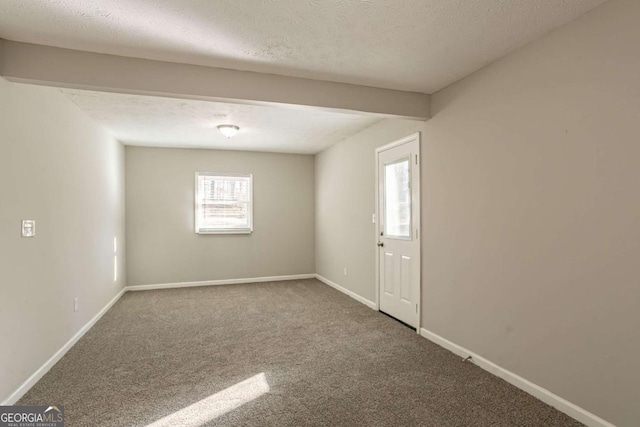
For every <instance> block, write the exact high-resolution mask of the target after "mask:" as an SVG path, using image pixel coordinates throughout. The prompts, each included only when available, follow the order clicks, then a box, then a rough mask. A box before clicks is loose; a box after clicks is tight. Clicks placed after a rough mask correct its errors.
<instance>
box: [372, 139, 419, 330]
mask: <svg viewBox="0 0 640 427" xmlns="http://www.w3.org/2000/svg"><path fill="white" fill-rule="evenodd" d="M376 172H377V173H376V188H377V190H376V206H377V218H378V221H377V227H376V244H377V248H378V262H377V265H378V266H377V283H378V292H377V296H378V307H379V309H380V311H382V312H384V313H386V314H389V315H391V316H393V317H395V318H396V319H398V320H401V321H402V322H404V323H406V324H408V325H410V326H412V327H415V328H416V329H417V330H419V327H420V268H421V262H420V238H421V236H420V134H419V133H416V134H413V135H410V136H408V137H406V138H403V139H400V140H398V141H395V142H392V143H391V144H388V145H385V146H383V147H380V148H378V149H376Z"/></svg>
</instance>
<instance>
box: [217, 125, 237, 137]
mask: <svg viewBox="0 0 640 427" xmlns="http://www.w3.org/2000/svg"><path fill="white" fill-rule="evenodd" d="M218 130H219V131H220V133H221V134H223V135H224V136H226V137H227V138H231V137H232V136H235V134H236V133H238V131H239V130H240V128H239V127H238V126H234V125H220V126H218Z"/></svg>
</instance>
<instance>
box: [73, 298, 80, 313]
mask: <svg viewBox="0 0 640 427" xmlns="http://www.w3.org/2000/svg"><path fill="white" fill-rule="evenodd" d="M78 310H80V303H79V301H78V298H77V297H76V298H74V299H73V311H78Z"/></svg>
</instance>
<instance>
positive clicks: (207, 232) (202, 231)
mask: <svg viewBox="0 0 640 427" xmlns="http://www.w3.org/2000/svg"><path fill="white" fill-rule="evenodd" d="M251 233H253V230H200V231H196V234H251Z"/></svg>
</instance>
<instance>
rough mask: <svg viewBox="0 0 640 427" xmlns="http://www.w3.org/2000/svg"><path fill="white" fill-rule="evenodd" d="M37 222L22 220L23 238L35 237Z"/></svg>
mask: <svg viewBox="0 0 640 427" xmlns="http://www.w3.org/2000/svg"><path fill="white" fill-rule="evenodd" d="M35 235H36V222H35V221H34V220H32V219H23V220H22V237H35Z"/></svg>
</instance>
